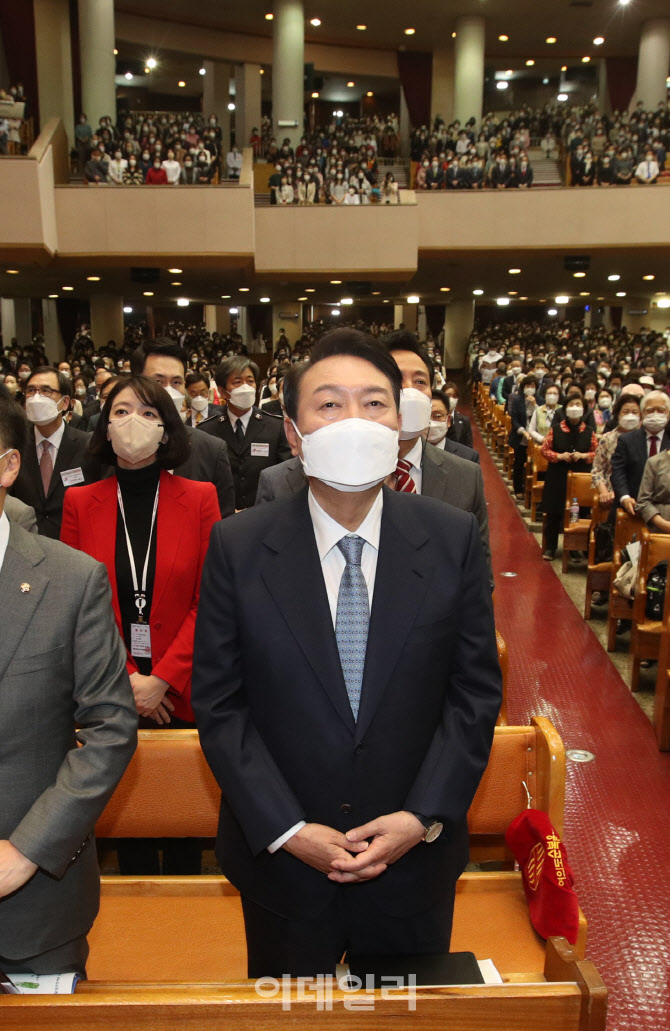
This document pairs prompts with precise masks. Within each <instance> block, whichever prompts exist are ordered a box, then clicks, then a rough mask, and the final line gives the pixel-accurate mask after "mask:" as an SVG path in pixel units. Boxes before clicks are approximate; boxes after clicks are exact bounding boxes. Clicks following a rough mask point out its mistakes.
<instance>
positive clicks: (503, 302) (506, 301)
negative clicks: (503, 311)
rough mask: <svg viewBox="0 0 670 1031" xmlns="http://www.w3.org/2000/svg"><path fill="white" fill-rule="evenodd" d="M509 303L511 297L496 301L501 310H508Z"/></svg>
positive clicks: (500, 298)
mask: <svg viewBox="0 0 670 1031" xmlns="http://www.w3.org/2000/svg"><path fill="white" fill-rule="evenodd" d="M509 303H510V300H509V297H498V299H497V300H496V304H497V305H499V307H501V308H506V307H507V305H508V304H509Z"/></svg>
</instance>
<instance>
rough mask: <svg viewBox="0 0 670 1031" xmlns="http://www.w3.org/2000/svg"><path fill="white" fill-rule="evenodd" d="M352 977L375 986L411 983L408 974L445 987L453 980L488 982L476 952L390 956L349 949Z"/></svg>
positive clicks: (419, 982)
mask: <svg viewBox="0 0 670 1031" xmlns="http://www.w3.org/2000/svg"><path fill="white" fill-rule="evenodd" d="M345 962H346V963H348V965H349V977H350V978H352V977H357V978H360V980H361V982H362V984H363V985H364V986H371V982H369V981H367V980H366V976H367V977H368V978H373V979H374V987H375V988H388V987H391V981H392V982H393V985H394V986H396V985H397V986H400V985H401V984H403V985H405V986H407V985H408V977H409V976H410V975H412V974H413V975H414V976H415V977H416V982H415V984H416V985H417V987H420V986H424V987H427V986H428V985H430V986H431V987H434V988H435V987H441V986H442V985H450V984H484V978H483V977H482V974H481V971H480V969H479V964H478V962H477V960H476V958H475V954H474V952H429V953H417V954H414V955H412V954H407V955H404V956H386V955H384V954H383V953H366V954H363V953H359V954H358V955H356V954H354V953H347V956H346V959H345Z"/></svg>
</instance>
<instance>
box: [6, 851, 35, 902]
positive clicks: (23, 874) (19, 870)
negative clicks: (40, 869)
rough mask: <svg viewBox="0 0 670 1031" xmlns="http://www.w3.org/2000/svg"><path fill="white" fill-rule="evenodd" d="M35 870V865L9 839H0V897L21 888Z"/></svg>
mask: <svg viewBox="0 0 670 1031" xmlns="http://www.w3.org/2000/svg"><path fill="white" fill-rule="evenodd" d="M36 870H37V865H36V864H35V863H33V862H32V861H31V860H30V859H28V858H27V857H26V856H24V854H23V852H19V850H18V848H16V847H15V846H14V845H12V843H11V841H6V840H5V841H0V899H2V898H4V897H5V895H11V894H12V892H13V891H17V890H18V889H19V888H22V887H23V885H24V884H25V883H26V881H29V880H30V878H31V877H32V875H33V874H34V873H35V871H36Z"/></svg>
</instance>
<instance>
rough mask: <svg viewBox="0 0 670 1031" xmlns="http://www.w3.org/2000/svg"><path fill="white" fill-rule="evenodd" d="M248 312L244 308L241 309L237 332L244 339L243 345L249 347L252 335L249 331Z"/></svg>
mask: <svg viewBox="0 0 670 1031" xmlns="http://www.w3.org/2000/svg"><path fill="white" fill-rule="evenodd" d="M248 315H249V313H248V311H247V309H246V308H245V307H244V306H240V307H239V315H238V316H237V332H238V333H239V334H240V336H241V337H242V343H243V344H245V345H246V346H247V347H248V346H249V344H250V343H251V333H250V331H249V318H248Z"/></svg>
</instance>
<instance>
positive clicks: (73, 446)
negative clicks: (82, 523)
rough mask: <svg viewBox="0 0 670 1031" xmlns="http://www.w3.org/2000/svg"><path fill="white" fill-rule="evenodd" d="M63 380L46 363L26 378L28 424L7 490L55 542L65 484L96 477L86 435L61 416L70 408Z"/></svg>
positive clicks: (91, 480)
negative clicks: (30, 427) (16, 470)
mask: <svg viewBox="0 0 670 1031" xmlns="http://www.w3.org/2000/svg"><path fill="white" fill-rule="evenodd" d="M68 391H70V392H71V388H70V384H69V380H68V379H67V377H66V376H64V375H63V373H60V372H57V371H56V369H52V368H50V367H48V366H40V367H39V368H37V369H35V370H34V371H33V372H32V373H31V375H30V378H29V379H28V380H27V382H26V387H25V397H26V414H27V416H28V419H29V420H30V422H31V423H32V424H33V426H34V430H33V432H32V433H30V434H29V439H28V441H27V443H26V447H25V451H24V454H23V456H22V459H23V460H22V463H21V469H20V471H19V473H18V476H17V478H16V482H15V483H14V487H13V494H14V496H15V497H17V498H19V500H20V501H23V502H24V503H25V504H26V505H30V506H31V507H32V508H34V509H35V515H36V516H37V526H38V528H39V532H40V533H41V534H43V535H44V536H45V537H52V538H54V539H55V540H57V539H58V538H59V537H60V524H61V518H62V515H63V498H64V497H65V491H66V490H67V489H68V487H73V486H77V485H78V484H82V483H94V482H95V480H98V479H100V471H101V470H100V465H99V463H98V462H97V461H95V460H94V459H92V458H90V457H89V455H88V450H87V449H88V442H89V440H90V437H91V434H90V433H84V432H83V431H82V430H76V429H73V428H72V426H69V425H68V424H67V423H66V422H65V421H64V419H63V414H64V413H65V412H66V411H67V410H68V408H69V406H70V394H69V393H68Z"/></svg>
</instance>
